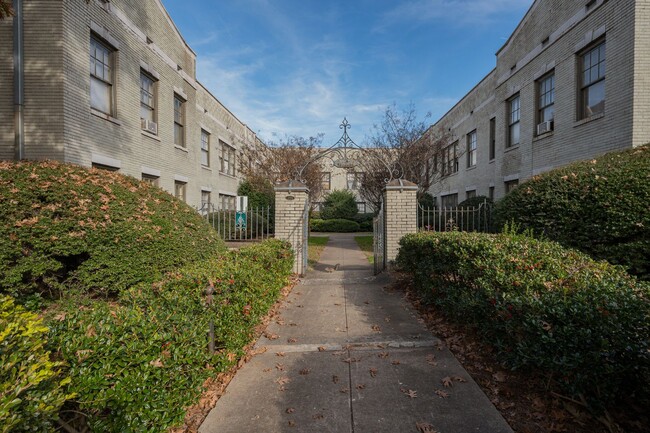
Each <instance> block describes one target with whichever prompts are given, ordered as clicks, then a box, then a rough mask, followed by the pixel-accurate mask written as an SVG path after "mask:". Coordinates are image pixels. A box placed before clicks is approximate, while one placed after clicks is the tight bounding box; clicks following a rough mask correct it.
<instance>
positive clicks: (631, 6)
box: [423, 0, 650, 206]
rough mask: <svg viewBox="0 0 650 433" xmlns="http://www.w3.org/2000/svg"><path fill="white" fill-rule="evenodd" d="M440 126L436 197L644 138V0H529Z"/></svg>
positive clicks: (647, 39)
mask: <svg viewBox="0 0 650 433" xmlns="http://www.w3.org/2000/svg"><path fill="white" fill-rule="evenodd" d="M440 131H443V132H444V133H445V134H447V135H448V136H449V137H451V138H450V139H449V140H448V145H447V146H446V147H445V148H444V149H443V150H442V152H441V154H440V155H439V157H438V162H437V163H438V168H439V170H440V173H439V174H440V179H439V181H437V182H436V183H435V184H434V185H433V187H432V188H431V193H432V195H434V197H436V199H437V203H438V205H439V206H454V205H456V204H457V203H458V202H460V201H462V200H465V199H466V198H469V197H473V196H476V195H485V196H489V197H492V198H495V199H498V198H500V197H502V196H503V195H505V194H507V193H508V192H509V191H510V190H512V189H513V188H515V187H516V186H517V185H518V184H520V183H521V182H523V181H525V180H526V179H529V178H531V177H533V176H535V175H538V174H540V173H543V172H546V171H548V170H551V169H553V168H556V167H560V166H563V165H566V164H569V163H571V162H574V161H579V160H586V159H590V158H594V157H597V156H598V155H601V154H603V153H606V152H609V151H614V150H622V149H626V148H632V147H636V146H641V145H644V144H646V143H648V142H650V0H535V1H534V2H533V4H532V5H531V7H530V9H529V10H528V12H527V13H526V15H525V16H524V18H523V19H522V20H521V22H520V23H519V25H518V26H517V28H516V29H515V31H514V32H513V33H512V35H511V36H510V38H509V39H508V41H507V42H506V43H505V45H504V46H503V47H502V48H501V49H500V50H499V51H498V52H497V53H496V67H495V68H494V69H493V70H492V71H490V73H488V74H487V76H486V77H485V78H484V79H483V80H482V81H481V82H480V83H478V84H477V85H476V86H475V87H474V88H473V89H472V90H471V91H470V92H469V93H468V94H467V95H465V96H464V97H463V98H462V99H461V100H460V101H459V102H458V103H457V104H456V105H455V106H454V107H453V108H452V109H451V110H449V112H447V113H446V114H445V115H444V116H443V117H442V118H441V119H440V120H439V121H438V122H436V123H435V124H434V125H433V126H432V127H431V128H430V129H429V130H428V131H427V133H426V134H425V135H424V136H423V139H426V138H427V135H428V134H435V133H439V132H440Z"/></svg>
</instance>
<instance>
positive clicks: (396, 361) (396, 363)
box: [391, 359, 401, 365]
mask: <svg viewBox="0 0 650 433" xmlns="http://www.w3.org/2000/svg"><path fill="white" fill-rule="evenodd" d="M391 364H393V365H400V364H401V362H399V361H398V360H397V359H396V360H395V361H392V362H391Z"/></svg>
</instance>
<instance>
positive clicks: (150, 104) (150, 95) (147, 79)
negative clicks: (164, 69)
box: [140, 71, 158, 134]
mask: <svg viewBox="0 0 650 433" xmlns="http://www.w3.org/2000/svg"><path fill="white" fill-rule="evenodd" d="M155 83H156V82H155V80H154V79H153V77H152V76H151V75H149V74H147V73H145V72H143V71H140V119H141V121H142V122H141V123H142V129H145V130H147V131H149V132H151V133H153V134H157V133H158V129H157V128H156V127H155V126H153V125H151V124H152V123H154V124H155V122H156V98H155V87H154V86H155Z"/></svg>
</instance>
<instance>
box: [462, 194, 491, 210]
mask: <svg viewBox="0 0 650 433" xmlns="http://www.w3.org/2000/svg"><path fill="white" fill-rule="evenodd" d="M484 204H487V205H488V206H491V205H493V204H494V201H493V200H492V199H491V198H490V197H486V196H484V195H477V196H476V197H472V198H468V199H465V200H463V201H461V202H460V203H458V207H479V206H482V205H484Z"/></svg>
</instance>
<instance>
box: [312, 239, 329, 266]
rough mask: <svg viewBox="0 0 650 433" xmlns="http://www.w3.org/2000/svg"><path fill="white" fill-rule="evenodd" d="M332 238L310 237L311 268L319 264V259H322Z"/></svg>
mask: <svg viewBox="0 0 650 433" xmlns="http://www.w3.org/2000/svg"><path fill="white" fill-rule="evenodd" d="M329 240H330V238H329V236H310V237H309V242H308V245H309V259H308V264H309V267H314V265H315V264H316V263H318V259H320V255H321V253H322V252H323V250H324V249H325V246H326V245H327V243H328V242H329Z"/></svg>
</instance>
